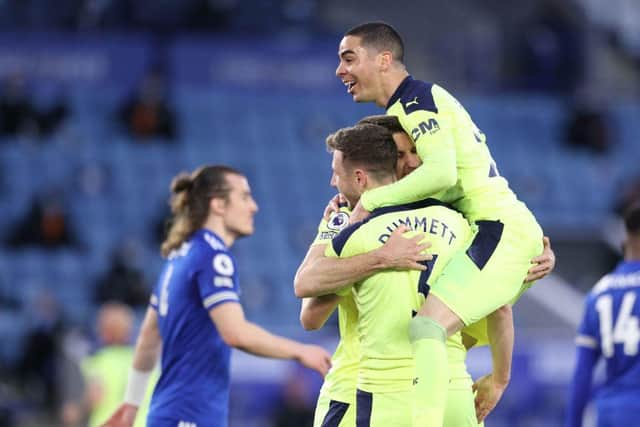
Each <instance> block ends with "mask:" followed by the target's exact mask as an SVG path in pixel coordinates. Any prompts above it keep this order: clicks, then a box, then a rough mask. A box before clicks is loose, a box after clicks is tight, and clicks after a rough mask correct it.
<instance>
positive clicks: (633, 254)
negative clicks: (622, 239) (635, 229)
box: [624, 238, 640, 261]
mask: <svg viewBox="0 0 640 427" xmlns="http://www.w3.org/2000/svg"><path fill="white" fill-rule="evenodd" d="M625 249H626V250H625V255H624V260H625V261H640V238H638V239H636V238H630V239H629V240H627V245H626V248H625Z"/></svg>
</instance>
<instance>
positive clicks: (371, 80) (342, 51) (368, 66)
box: [336, 36, 382, 102]
mask: <svg viewBox="0 0 640 427" xmlns="http://www.w3.org/2000/svg"><path fill="white" fill-rule="evenodd" d="M338 56H339V58H340V63H339V64H338V68H337V69H336V76H338V78H339V79H340V80H341V81H342V83H344V85H345V86H346V87H347V92H349V94H350V95H351V96H352V97H353V100H354V101H355V102H372V101H376V100H377V99H378V98H380V91H381V88H382V85H381V78H380V71H381V65H382V64H381V63H382V53H379V52H376V51H375V49H373V48H371V47H370V48H366V47H364V46H363V45H362V43H361V38H360V37H357V36H345V37H344V38H343V39H342V41H341V42H340V47H339V48H338Z"/></svg>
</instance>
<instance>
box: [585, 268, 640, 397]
mask: <svg viewBox="0 0 640 427" xmlns="http://www.w3.org/2000/svg"><path fill="white" fill-rule="evenodd" d="M639 317H640V261H635V262H623V263H621V264H619V265H618V266H617V268H616V269H615V270H614V271H613V272H612V273H610V274H608V275H606V276H604V277H603V278H602V279H601V280H600V281H599V282H598V283H597V284H596V285H595V286H594V287H593V289H592V290H591V292H590V293H589V295H588V296H587V299H586V303H585V312H584V317H583V319H582V322H581V324H580V326H579V328H578V336H577V337H576V344H577V345H578V346H582V347H586V348H591V349H593V350H594V351H595V352H596V353H597V356H599V357H602V358H604V360H605V364H606V379H605V383H604V384H603V386H602V387H601V388H600V390H599V392H598V394H597V398H598V399H612V398H613V399H615V398H625V397H626V395H628V394H629V393H632V394H636V393H638V392H640V354H638V344H639V342H640V325H639V324H638V318H639ZM636 395H637V394H636Z"/></svg>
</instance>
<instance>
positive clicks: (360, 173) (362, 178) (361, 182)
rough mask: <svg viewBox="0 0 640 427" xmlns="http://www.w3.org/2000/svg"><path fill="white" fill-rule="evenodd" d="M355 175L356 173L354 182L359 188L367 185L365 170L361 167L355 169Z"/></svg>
mask: <svg viewBox="0 0 640 427" xmlns="http://www.w3.org/2000/svg"><path fill="white" fill-rule="evenodd" d="M355 175H356V183H357V184H358V186H360V187H361V188H365V187H366V186H367V179H368V176H367V172H365V171H364V170H363V169H356V170H355Z"/></svg>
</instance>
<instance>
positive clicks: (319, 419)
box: [313, 393, 356, 427]
mask: <svg viewBox="0 0 640 427" xmlns="http://www.w3.org/2000/svg"><path fill="white" fill-rule="evenodd" d="M355 425H356V409H355V405H354V404H353V402H352V403H347V402H340V401H338V400H332V399H330V398H329V397H328V396H327V395H325V394H322V393H320V396H318V403H317V404H316V410H315V414H314V416H313V427H354V426H355Z"/></svg>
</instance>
